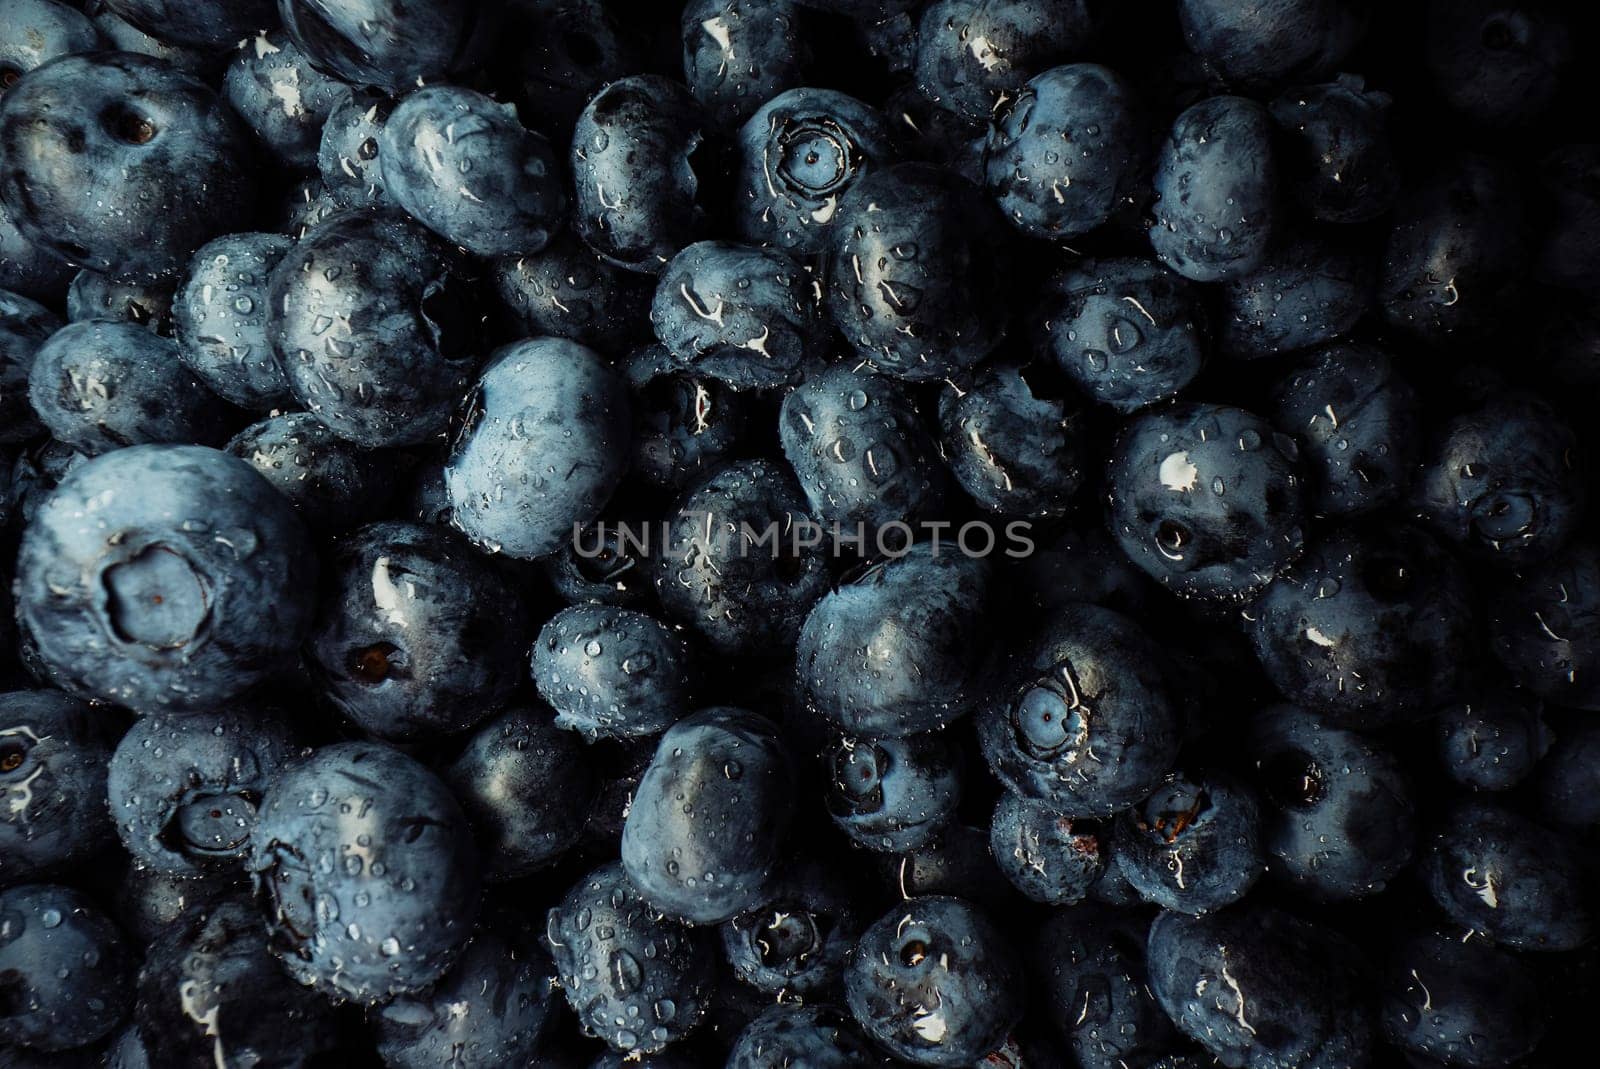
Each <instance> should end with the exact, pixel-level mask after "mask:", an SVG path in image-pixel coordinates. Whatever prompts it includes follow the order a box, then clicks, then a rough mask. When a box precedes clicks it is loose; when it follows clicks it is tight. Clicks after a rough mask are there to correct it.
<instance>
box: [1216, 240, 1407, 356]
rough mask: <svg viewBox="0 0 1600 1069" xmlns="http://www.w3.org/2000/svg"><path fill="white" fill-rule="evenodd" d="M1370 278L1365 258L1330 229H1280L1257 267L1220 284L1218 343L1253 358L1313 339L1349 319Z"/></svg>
mask: <svg viewBox="0 0 1600 1069" xmlns="http://www.w3.org/2000/svg"><path fill="white" fill-rule="evenodd" d="M1376 284H1377V269H1376V265H1375V264H1374V263H1373V262H1372V259H1371V257H1370V256H1369V255H1368V254H1367V253H1366V251H1365V250H1363V249H1361V248H1358V247H1355V246H1352V245H1351V244H1349V243H1348V242H1347V241H1346V240H1345V239H1344V238H1343V237H1341V236H1340V235H1339V234H1338V233H1336V232H1329V231H1315V230H1299V231H1291V232H1289V233H1286V234H1280V235H1279V236H1278V239H1277V241H1276V243H1275V244H1274V246H1273V247H1272V248H1271V249H1270V250H1268V252H1267V254H1266V257H1265V258H1264V259H1263V260H1262V262H1261V264H1260V266H1258V267H1257V268H1256V269H1255V270H1253V271H1248V272H1245V273H1244V274H1241V275H1238V276H1236V277H1235V278H1233V279H1232V280H1230V281H1229V282H1227V283H1226V284H1225V285H1224V286H1223V287H1222V308H1221V314H1220V315H1219V316H1218V317H1217V323H1218V326H1219V328H1220V329H1219V331H1218V336H1217V344H1218V347H1219V348H1220V349H1221V351H1222V352H1223V353H1224V354H1226V355H1228V356H1231V357H1233V358H1235V359H1238V360H1257V359H1260V358H1262V357H1269V356H1278V355H1280V354H1282V353H1286V352H1291V351H1293V350H1295V349H1305V348H1309V347H1310V346H1313V345H1320V344H1321V343H1323V342H1326V341H1328V340H1329V339H1331V338H1336V337H1338V336H1339V335H1341V334H1346V333H1348V332H1349V331H1350V329H1351V328H1352V327H1354V326H1355V325H1356V323H1357V322H1358V321H1359V320H1360V319H1361V317H1362V316H1363V315H1365V314H1366V313H1367V309H1368V308H1369V307H1371V305H1372V301H1373V289H1374V287H1375V286H1376Z"/></svg>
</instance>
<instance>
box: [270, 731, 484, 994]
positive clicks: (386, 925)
mask: <svg viewBox="0 0 1600 1069" xmlns="http://www.w3.org/2000/svg"><path fill="white" fill-rule="evenodd" d="M250 869H251V872H252V874H253V876H254V880H255V884H256V888H257V892H258V896H259V897H260V898H261V902H262V906H263V908H264V910H265V912H266V916H267V925H268V930H269V933H270V940H271V947H272V952H273V953H274V954H275V955H276V956H277V957H278V959H279V960H280V961H281V962H282V963H283V965H284V967H285V968H287V969H288V971H289V973H290V975H292V976H293V977H294V978H295V979H296V980H298V981H300V982H301V983H302V984H306V985H308V986H313V987H316V988H317V989H318V990H320V991H322V992H323V993H325V994H327V995H329V996H331V997H334V998H339V999H349V1000H351V1001H354V1002H358V1003H362V1004H369V1005H370V1004H373V1003H378V1002H384V1001H387V1000H388V999H390V998H392V997H394V996H396V995H400V994H406V993H410V992H415V991H420V990H422V989H424V988H426V987H428V986H429V985H431V984H433V983H434V982H436V981H437V980H438V979H439V978H440V977H441V976H443V975H444V973H445V971H446V970H448V969H449V968H450V966H451V965H452V964H453V963H454V962H455V961H456V960H457V959H458V958H459V957H460V955H461V951H462V948H463V947H464V946H465V944H466V942H467V940H468V938H469V937H470V936H471V934H472V922H473V919H474V917H475V915H476V913H477V902H478V887H479V878H478V877H479V869H478V856H477V851H476V850H475V849H474V847H473V842H472V829H471V828H470V827H469V825H468V824H467V818H466V817H465V816H464V815H463V814H462V812H461V807H460V806H459V805H457V804H456V801H455V799H454V798H452V797H451V796H450V792H449V791H448V790H447V789H446V788H445V786H444V784H443V783H441V782H440V781H439V779H438V778H437V777H436V776H434V774H433V773H431V772H429V771H428V770H427V769H426V768H424V767H423V766H422V765H421V764H419V763H418V762H416V761H415V760H413V759H411V758H409V757H407V756H405V755H404V754H402V753H399V752H398V751H396V750H391V749H389V748H387V747H385V746H380V745H377V744H374V743H362V742H350V743H339V744H336V745H333V746H326V747H323V748H322V749H320V750H318V751H317V752H316V753H315V754H314V755H312V757H311V758H310V759H308V760H307V761H305V762H303V763H301V764H299V765H297V766H295V767H293V768H291V769H289V770H288V771H286V772H284V773H283V774H282V775H280V776H279V777H278V778H277V779H276V780H275V781H274V782H273V783H272V784H271V785H270V786H269V787H268V789H267V792H266V794H265V796H264V797H263V798H262V800H261V805H260V810H259V815H258V817H257V819H256V825H255V829H254V831H253V832H252V833H251V840H250Z"/></svg>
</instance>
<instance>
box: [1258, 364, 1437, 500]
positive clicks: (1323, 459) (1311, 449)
mask: <svg viewBox="0 0 1600 1069" xmlns="http://www.w3.org/2000/svg"><path fill="white" fill-rule="evenodd" d="M1418 408H1419V406H1418V401H1417V392H1416V390H1415V389H1413V388H1412V386H1411V383H1410V382H1408V381H1407V380H1406V378H1405V377H1404V376H1402V375H1401V374H1400V373H1399V372H1398V371H1397V370H1396V368H1395V361H1394V359H1393V357H1392V356H1391V355H1390V354H1389V353H1387V352H1385V351H1384V350H1382V349H1379V348H1377V347H1376V346H1372V345H1364V344H1361V343H1358V342H1337V343H1335V344H1333V345H1328V346H1324V347H1323V348H1320V349H1317V350H1315V351H1314V352H1311V353H1309V354H1307V355H1306V356H1305V357H1304V359H1302V360H1301V361H1300V362H1299V363H1298V365H1297V366H1296V367H1295V368H1294V370H1292V371H1290V372H1289V373H1288V374H1286V375H1285V376H1284V377H1283V378H1282V379H1281V380H1279V382H1278V384H1277V386H1276V387H1275V388H1274V389H1273V393H1272V409H1271V411H1270V413H1269V415H1270V417H1271V419H1272V422H1273V424H1274V425H1275V426H1276V427H1277V428H1278V429H1279V430H1280V431H1282V432H1283V433H1285V434H1292V435H1294V436H1295V437H1296V438H1297V439H1298V440H1299V442H1300V450H1301V455H1302V456H1303V457H1304V458H1305V461H1306V466H1307V468H1309V469H1310V471H1311V474H1312V476H1313V477H1312V480H1311V488H1310V490H1311V492H1310V495H1309V504H1310V508H1311V512H1312V514H1313V515H1316V516H1333V517H1344V516H1357V515H1363V514H1365V513H1369V512H1373V511H1375V510H1377V509H1379V508H1382V507H1384V506H1386V505H1389V504H1392V503H1394V502H1395V501H1397V500H1399V499H1400V498H1401V497H1403V496H1404V495H1405V494H1406V493H1407V492H1408V491H1409V490H1410V486H1411V480H1412V478H1413V476H1414V472H1415V469H1416V461H1417V454H1418V452H1419V449H1420V446H1421V441H1420V438H1421V427H1420V424H1421V419H1420V413H1419V411H1418Z"/></svg>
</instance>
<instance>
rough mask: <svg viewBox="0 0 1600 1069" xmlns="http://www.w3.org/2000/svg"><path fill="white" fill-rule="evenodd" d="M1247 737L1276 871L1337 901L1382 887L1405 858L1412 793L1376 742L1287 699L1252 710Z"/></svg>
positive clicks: (1413, 834) (1318, 896)
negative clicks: (1253, 716)
mask: <svg viewBox="0 0 1600 1069" xmlns="http://www.w3.org/2000/svg"><path fill="white" fill-rule="evenodd" d="M1244 741H1245V754H1246V757H1247V758H1248V760H1249V762H1250V763H1251V765H1252V767H1253V768H1254V775H1253V777H1252V779H1253V781H1254V783H1255V785H1256V787H1257V788H1258V790H1259V792H1260V798H1261V841H1262V845H1263V846H1264V847H1265V849H1266V851H1267V853H1268V854H1269V855H1270V862H1269V865H1270V869H1271V872H1272V875H1273V876H1274V877H1276V878H1278V879H1281V880H1284V881H1286V882H1288V883H1289V884H1291V885H1293V886H1294V888H1295V889H1296V890H1297V891H1298V892H1299V893H1301V894H1303V895H1305V896H1306V897H1307V898H1310V899H1313V900H1316V901H1344V900H1348V899H1353V898H1362V897H1365V896H1368V895H1371V894H1375V893H1377V892H1379V891H1382V890H1383V889H1384V887H1385V886H1386V885H1387V884H1388V883H1389V881H1390V880H1392V879H1393V878H1394V877H1395V876H1397V875H1399V874H1400V872H1401V870H1403V869H1404V868H1405V867H1406V865H1407V864H1408V863H1409V862H1410V861H1411V856H1412V850H1413V848H1414V846H1415V843H1416V838H1417V815H1416V804H1415V802H1414V800H1413V790H1412V788H1411V785H1410V783H1409V782H1408V779H1407V777H1406V775H1405V773H1404V772H1403V771H1402V770H1401V767H1400V762H1399V761H1398V760H1397V759H1396V757H1395V755H1394V753H1393V752H1392V751H1391V750H1390V749H1389V747H1388V746H1387V745H1385V744H1384V743H1383V742H1382V741H1380V740H1379V739H1376V738H1372V737H1368V736H1364V735H1361V734H1358V733H1356V732H1354V731H1347V730H1345V729H1344V728H1340V727H1337V726H1335V725H1333V724H1331V723H1329V722H1328V721H1327V720H1326V719H1324V718H1322V717H1320V716H1318V715H1317V714H1315V713H1313V712H1310V711H1308V710H1305V709H1301V708H1299V707H1297V706H1293V705H1279V706H1274V707H1272V708H1270V709H1267V710H1264V711H1262V712H1261V713H1258V714H1257V715H1256V716H1255V718H1254V719H1253V720H1252V721H1251V723H1250V726H1249V729H1248V733H1247V735H1246V737H1245V740H1244Z"/></svg>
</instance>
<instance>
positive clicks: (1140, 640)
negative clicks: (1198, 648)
mask: <svg viewBox="0 0 1600 1069" xmlns="http://www.w3.org/2000/svg"><path fill="white" fill-rule="evenodd" d="M1164 665H1165V656H1164V654H1163V653H1162V652H1161V650H1160V649H1159V648H1158V647H1157V646H1156V644H1155V643H1154V642H1153V641H1152V640H1151V639H1150V638H1149V637H1148V636H1147V635H1146V634H1145V633H1144V632H1143V631H1142V630H1140V628H1139V627H1138V626H1137V625H1136V624H1134V622H1133V621H1132V620H1129V619H1127V618H1126V617H1123V616H1120V615H1118V614H1117V613H1114V612H1112V611H1111V610H1109V609H1102V608H1098V607H1096V606H1091V605H1071V606H1066V607H1063V608H1062V609H1060V610H1058V611H1057V612H1056V613H1055V614H1054V615H1053V616H1052V617H1051V618H1050V620H1049V622H1048V623H1047V624H1045V625H1044V626H1043V628H1042V629H1041V631H1040V632H1039V634H1038V635H1037V636H1036V637H1034V638H1032V639H1031V641H1029V642H1028V643H1027V646H1026V647H1025V648H1024V649H1023V650H1022V651H1021V652H1020V653H1019V654H1018V655H1017V656H1016V658H1015V661H1014V663H1013V664H1012V665H1010V666H1008V667H1007V669H1006V670H1005V672H1004V673H1003V674H1002V677H1001V679H1000V680H998V681H997V683H996V685H995V686H994V687H993V689H992V690H991V692H990V696H989V698H988V700H987V701H986V702H985V704H984V706H983V708H982V709H981V711H980V712H979V714H978V741H979V742H980V743H981V744H982V747H983V756H984V758H985V759H986V760H987V761H988V762H989V767H990V768H991V769H993V770H994V773H995V775H996V776H997V777H999V779H1000V781H1001V782H1002V783H1004V784H1005V785H1006V787H1008V788H1010V789H1011V790H1012V791H1014V792H1016V793H1017V794H1019V795H1021V796H1023V797H1025V798H1032V799H1034V800H1036V801H1039V802H1043V803H1044V804H1045V805H1048V806H1050V807H1051V808H1052V809H1055V810H1056V811H1057V812H1060V813H1063V814H1065V815H1067V816H1069V817H1102V816H1110V815H1111V814H1112V813H1116V812H1118V811H1120V810H1123V809H1126V808H1127V807H1128V806H1130V805H1133V804H1134V803H1135V802H1137V801H1139V800H1140V799H1141V798H1144V797H1145V796H1146V795H1148V794H1149V793H1150V792H1151V791H1152V790H1153V789H1154V788H1155V787H1156V786H1157V785H1158V784H1160V783H1161V780H1162V777H1163V776H1165V775H1166V773H1167V771H1168V770H1169V769H1171V768H1172V766H1173V764H1174V763H1175V760H1176V758H1177V755H1178V745H1179V741H1180V738H1179V736H1180V730H1179V723H1178V707H1177V704H1176V702H1175V701H1174V700H1173V697H1172V695H1171V692H1170V686H1169V684H1170V680H1169V676H1168V672H1167V670H1166V669H1165V667H1164Z"/></svg>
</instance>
